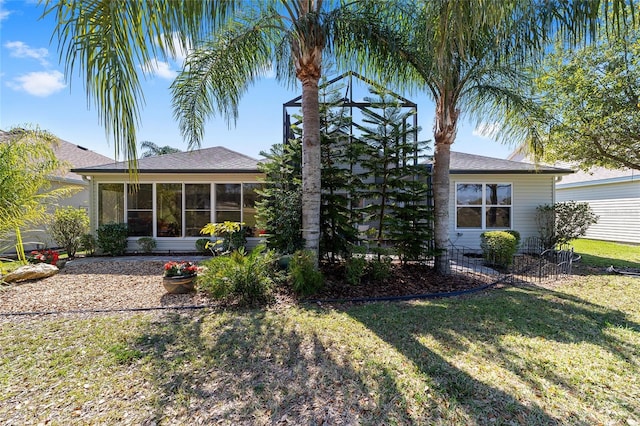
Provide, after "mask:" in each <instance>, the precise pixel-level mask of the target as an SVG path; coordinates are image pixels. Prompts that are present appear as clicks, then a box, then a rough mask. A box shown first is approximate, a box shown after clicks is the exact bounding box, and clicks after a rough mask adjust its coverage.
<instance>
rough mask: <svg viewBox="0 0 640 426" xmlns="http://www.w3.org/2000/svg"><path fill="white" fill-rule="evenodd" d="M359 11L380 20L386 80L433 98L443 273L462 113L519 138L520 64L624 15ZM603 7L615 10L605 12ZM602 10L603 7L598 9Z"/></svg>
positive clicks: (554, 9)
mask: <svg viewBox="0 0 640 426" xmlns="http://www.w3.org/2000/svg"><path fill="white" fill-rule="evenodd" d="M360 5H361V6H362V7H363V8H364V10H363V12H362V13H368V14H373V15H375V16H377V19H379V20H382V21H386V22H387V26H386V28H387V31H385V32H380V33H376V32H375V31H374V32H373V33H372V34H370V35H369V37H370V38H377V39H380V40H387V42H388V43H389V46H390V47H389V49H388V50H387V52H386V56H385V55H380V54H378V58H381V59H379V60H380V62H379V64H378V65H380V64H382V65H383V67H384V69H383V70H381V72H383V73H384V72H385V71H386V73H388V74H389V75H388V78H389V79H391V80H396V82H399V83H400V84H406V83H407V82H413V83H414V84H415V85H417V86H418V87H422V88H424V90H425V91H426V93H427V94H429V95H430V97H431V98H432V99H433V101H434V104H435V122H434V128H433V132H434V142H435V149H434V165H433V174H434V176H433V187H434V202H435V245H436V249H437V250H438V252H439V253H440V255H439V256H437V258H436V259H437V260H436V265H435V266H436V269H437V270H438V271H439V272H441V273H448V272H449V263H448V261H447V259H446V257H445V256H444V253H445V252H446V250H447V247H448V235H449V223H450V219H449V199H450V194H449V188H450V186H449V184H450V182H449V166H450V155H451V145H452V144H453V143H454V142H455V140H456V133H457V130H458V125H459V120H460V118H461V116H462V114H467V115H468V116H470V117H471V118H473V119H475V120H476V121H477V122H478V123H480V122H483V121H485V122H487V121H488V122H500V123H502V124H503V126H502V130H501V134H500V135H499V136H503V137H505V138H506V137H511V138H516V139H517V138H522V137H525V136H526V133H527V129H525V128H523V127H520V126H518V125H517V123H518V122H517V121H515V120H514V121H512V120H510V119H509V118H510V117H513V116H515V115H518V114H520V113H523V112H526V111H527V110H529V109H530V108H533V104H532V102H531V100H530V99H528V98H527V96H526V93H527V91H528V87H529V85H530V84H531V79H530V76H528V75H527V74H526V73H525V72H524V70H525V69H528V67H527V66H528V65H530V64H531V63H532V62H533V63H535V62H536V61H537V60H539V59H540V58H541V57H542V56H543V55H544V53H545V49H547V48H548V46H549V41H550V40H551V38H552V37H553V36H554V35H557V34H559V35H564V36H565V41H566V42H567V43H575V42H577V41H579V40H585V39H587V38H589V37H591V38H593V37H594V36H595V34H596V33H595V30H594V29H595V28H596V27H597V26H598V25H599V24H601V23H606V22H608V21H607V20H606V19H604V18H602V17H607V18H609V19H610V20H611V21H610V22H609V23H615V22H618V21H616V16H618V15H619V14H623V13H628V11H627V10H626V9H625V8H624V5H625V2H624V1H613V2H611V3H609V2H606V1H600V0H581V1H576V2H564V1H553V0H551V1H548V0H520V1H504V0H484V1H469V0H422V1H420V2H411V3H410V4H408V3H405V2H393V3H384V4H381V3H380V2H378V1H375V0H361V2H360ZM609 7H611V10H612V11H613V12H614V13H612V14H608V12H609V9H608V8H609ZM603 9H604V13H601V12H602V11H603Z"/></svg>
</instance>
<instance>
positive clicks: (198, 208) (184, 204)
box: [73, 146, 264, 252]
mask: <svg viewBox="0 0 640 426" xmlns="http://www.w3.org/2000/svg"><path fill="white" fill-rule="evenodd" d="M73 172H75V173H78V174H80V175H82V176H83V177H84V179H86V180H87V181H88V182H89V190H90V205H89V211H90V219H91V229H93V230H95V229H97V228H98V227H99V226H100V225H103V224H107V223H126V224H127V225H128V229H129V243H128V248H127V249H128V250H129V251H137V250H140V248H139V247H138V244H137V240H138V239H139V238H140V237H152V238H154V239H155V240H156V242H157V247H156V250H157V251H169V252H171V251H173V252H188V251H194V250H195V242H196V240H198V239H199V238H203V237H205V236H204V235H202V234H200V230H201V229H202V228H203V227H204V225H206V224H207V223H210V222H224V221H233V222H244V223H245V225H246V226H249V227H254V226H255V222H256V219H255V202H256V199H257V193H256V190H257V189H258V188H259V187H260V186H261V183H260V182H261V180H262V179H263V178H264V175H263V174H262V173H260V172H259V171H258V160H256V159H254V158H251V157H248V156H246V155H243V154H240V153H238V152H235V151H232V150H230V149H227V148H223V147H219V146H218V147H213V148H204V149H200V150H195V151H188V152H178V153H172V154H165V155H160V156H156V157H147V158H141V159H139V160H138V175H137V182H135V181H133V180H132V179H131V176H130V175H129V170H128V163H127V162H118V163H110V164H104V165H99V166H91V167H80V168H75V169H73ZM256 241H257V238H249V242H248V245H249V246H251V245H252V244H255V242H256Z"/></svg>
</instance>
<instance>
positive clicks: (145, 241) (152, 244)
mask: <svg viewBox="0 0 640 426" xmlns="http://www.w3.org/2000/svg"><path fill="white" fill-rule="evenodd" d="M138 246H139V247H140V248H141V249H142V251H143V252H145V253H151V252H152V251H154V250H155V249H156V247H157V246H158V244H157V243H156V240H154V239H153V238H152V237H140V238H138Z"/></svg>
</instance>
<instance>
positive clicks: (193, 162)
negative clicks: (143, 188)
mask: <svg viewBox="0 0 640 426" xmlns="http://www.w3.org/2000/svg"><path fill="white" fill-rule="evenodd" d="M258 163H259V161H258V160H256V159H255V158H251V157H249V156H247V155H244V154H240V153H239V152H236V151H232V150H230V149H228V148H225V147H222V146H214V147H212V148H203V149H198V150H194V151H187V152H176V153H172V154H164V155H158V156H155V157H147V158H141V159H139V160H138V172H139V173H238V172H246V173H253V172H256V173H257V172H258ZM73 171H74V172H76V173H79V174H83V175H95V174H102V173H128V172H129V163H128V162H126V161H120V162H112V163H109V164H102V165H98V166H92V167H80V168H74V169H73Z"/></svg>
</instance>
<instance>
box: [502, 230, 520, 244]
mask: <svg viewBox="0 0 640 426" xmlns="http://www.w3.org/2000/svg"><path fill="white" fill-rule="evenodd" d="M504 232H506V233H507V234H511V235H513V236H514V237H515V239H516V246H518V245H520V232H518V231H516V230H515V229H509V230H508V231H504Z"/></svg>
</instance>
